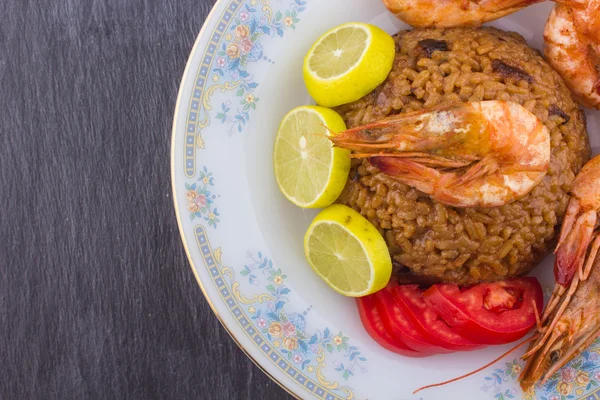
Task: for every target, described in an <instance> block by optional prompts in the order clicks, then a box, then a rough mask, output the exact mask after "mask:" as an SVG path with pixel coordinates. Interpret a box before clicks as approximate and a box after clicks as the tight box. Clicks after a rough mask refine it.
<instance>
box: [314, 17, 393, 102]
mask: <svg viewBox="0 0 600 400" xmlns="http://www.w3.org/2000/svg"><path fill="white" fill-rule="evenodd" d="M395 55H396V47H395V44H394V39H392V37H391V36H390V35H388V34H387V33H386V32H384V31H383V30H381V29H380V28H378V27H376V26H373V25H369V24H363V23H358V22H351V23H348V24H344V25H340V26H338V27H336V28H333V29H331V30H330V31H329V32H327V33H325V34H324V35H323V36H321V37H320V38H319V39H318V40H317V42H316V43H315V44H314V45H313V46H312V48H311V49H310V50H309V52H308V54H307V55H306V57H305V58H304V82H305V83H306V87H307V89H308V92H309V93H310V95H311V96H312V97H313V99H315V101H316V102H317V103H319V104H320V105H323V106H326V107H336V106H339V105H341V104H346V103H350V102H352V101H356V100H358V99H360V98H361V97H363V96H365V95H367V94H369V93H370V92H372V91H373V90H374V89H375V88H376V87H377V86H379V85H380V84H381V83H382V82H383V81H385V79H386V78H387V76H388V74H389V73H390V71H391V70H392V65H393V63H394V57H395Z"/></svg>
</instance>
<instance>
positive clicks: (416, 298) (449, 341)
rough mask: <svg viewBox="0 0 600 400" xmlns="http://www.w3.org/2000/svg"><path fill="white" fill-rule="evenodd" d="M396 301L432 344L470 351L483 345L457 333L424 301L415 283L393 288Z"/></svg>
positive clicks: (449, 348) (454, 349)
mask: <svg viewBox="0 0 600 400" xmlns="http://www.w3.org/2000/svg"><path fill="white" fill-rule="evenodd" d="M393 291H394V295H395V296H394V297H395V299H396V301H397V302H398V303H399V304H400V306H402V308H403V309H404V311H405V313H406V314H407V315H408V317H409V318H410V319H411V321H412V322H413V324H414V325H415V326H416V327H417V328H418V329H420V330H421V332H422V333H423V335H424V336H425V338H426V339H427V340H428V341H430V342H431V343H433V344H434V345H437V346H440V347H442V348H444V349H448V350H453V351H471V350H477V349H481V348H483V347H484V345H482V344H479V343H475V342H472V341H471V340H469V339H467V338H465V337H464V336H462V335H460V334H459V333H457V332H456V331H455V330H454V329H452V328H451V327H450V326H448V324H446V322H445V321H444V320H443V319H442V318H441V317H440V316H439V315H438V313H437V312H435V311H434V309H433V308H432V307H429V306H428V305H427V303H425V299H424V298H423V291H422V290H421V289H419V287H418V286H417V285H407V286H396V287H394V288H393Z"/></svg>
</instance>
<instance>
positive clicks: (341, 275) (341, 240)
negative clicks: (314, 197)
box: [304, 204, 392, 297]
mask: <svg viewBox="0 0 600 400" xmlns="http://www.w3.org/2000/svg"><path fill="white" fill-rule="evenodd" d="M304 253H305V254H306V259H307V260H308V262H309V264H310V265H311V267H312V268H313V269H314V270H315V272H316V273H317V274H318V275H319V276H320V277H321V278H322V279H323V280H324V281H325V282H327V284H328V285H329V286H331V288H333V289H334V290H335V291H337V292H338V293H340V294H342V295H344V296H350V297H362V296H366V295H368V294H371V293H375V292H377V291H378V290H381V289H383V288H384V287H385V285H387V283H388V281H389V280H390V277H391V275H392V259H391V257H390V253H389V250H388V247H387V245H386V243H385V240H384V239H383V236H381V234H380V233H379V231H378V230H377V229H376V228H375V227H374V226H373V225H372V224H371V223H370V222H369V221H367V220H366V219H365V218H364V217H363V216H362V215H360V214H359V213H357V212H356V211H354V210H353V209H351V208H349V207H346V206H343V205H341V204H335V205H333V206H330V207H327V208H326V209H325V210H323V211H321V212H320V213H319V215H317V217H316V218H315V219H314V220H313V222H312V223H311V224H310V227H309V228H308V231H307V232H306V235H305V236H304Z"/></svg>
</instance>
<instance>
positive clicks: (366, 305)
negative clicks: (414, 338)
mask: <svg viewBox="0 0 600 400" xmlns="http://www.w3.org/2000/svg"><path fill="white" fill-rule="evenodd" d="M356 304H357V305H358V313H359V315H360V320H361V321H362V324H363V326H364V327H365V330H366V331H367V333H368V334H369V335H370V336H371V337H372V338H373V340H375V341H376V342H377V343H378V344H379V345H380V346H381V347H383V348H384V349H387V350H389V351H392V352H394V353H397V354H401V355H403V356H408V357H425V356H426V355H427V354H423V353H418V352H416V351H414V350H412V349H410V348H408V347H407V346H406V345H405V344H404V343H402V342H401V341H400V340H397V339H396V338H394V337H392V335H391V334H390V332H388V331H387V330H386V329H385V326H384V324H383V320H382V318H381V315H380V313H379V309H378V307H377V306H376V298H375V295H370V296H366V297H361V298H358V299H356Z"/></svg>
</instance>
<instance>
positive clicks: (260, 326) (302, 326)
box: [194, 225, 367, 400]
mask: <svg viewBox="0 0 600 400" xmlns="http://www.w3.org/2000/svg"><path fill="white" fill-rule="evenodd" d="M194 231H195V236H196V243H197V245H198V248H199V250H200V254H201V255H202V259H203V261H204V264H205V266H206V268H207V270H208V273H209V274H210V276H211V279H212V281H213V283H214V284H215V287H216V288H217V290H218V291H219V295H220V296H221V299H222V300H223V302H224V304H225V305H226V306H227V308H228V309H229V311H230V312H231V314H232V316H233V317H234V318H235V319H236V320H237V322H238V324H239V325H240V327H241V328H242V329H243V330H244V331H245V332H246V334H247V335H248V337H249V338H250V339H251V340H252V341H253V342H254V343H256V345H257V347H258V348H259V349H260V350H261V352H262V353H263V354H264V355H265V356H267V357H269V358H270V359H271V361H273V363H274V364H275V365H276V366H277V367H278V368H279V369H280V370H281V371H283V372H284V373H285V374H286V375H288V376H289V377H290V378H291V379H293V380H294V381H295V382H297V383H298V384H300V385H301V386H303V387H304V388H305V389H306V390H308V391H309V392H310V393H311V394H313V395H315V396H316V397H317V398H321V399H325V400H341V399H353V398H354V393H353V390H352V389H351V388H350V387H348V386H341V385H340V384H339V383H338V382H336V381H329V380H327V379H326V378H325V372H326V371H325V370H324V368H325V366H326V360H327V361H328V356H329V355H331V354H338V355H341V356H342V357H344V358H347V359H348V360H347V361H346V363H347V367H345V366H343V364H342V362H340V361H339V360H338V359H336V360H334V361H333V363H334V365H335V366H336V367H335V370H336V371H339V372H341V374H342V376H343V377H344V379H349V378H350V377H351V376H353V375H354V371H355V370H356V369H359V370H360V371H361V372H367V369H366V367H365V366H364V365H363V364H359V362H363V363H364V362H366V358H365V357H364V356H362V355H361V353H360V351H358V348H357V347H356V346H352V345H350V344H349V339H348V338H347V337H345V336H344V335H343V334H342V333H341V332H340V333H339V334H338V335H336V336H333V335H332V334H331V331H330V330H329V329H327V328H326V329H325V330H324V331H323V332H321V331H315V332H314V333H313V334H312V336H311V335H310V334H307V333H306V318H305V317H306V315H307V313H308V312H309V310H305V311H303V312H302V313H298V312H297V311H296V312H293V311H290V310H286V309H285V306H286V305H287V300H286V296H287V295H288V294H289V293H290V292H291V290H290V289H289V288H287V287H285V285H284V282H285V275H284V274H283V273H281V270H279V269H275V268H274V267H273V265H272V261H271V260H270V259H268V258H266V257H263V256H262V254H261V256H259V257H258V259H257V258H255V257H254V255H253V253H251V252H250V253H248V257H249V258H250V259H251V260H254V262H256V263H258V264H259V265H263V264H264V265H265V266H264V267H262V268H258V270H263V271H266V272H265V275H268V278H272V279H267V281H268V282H273V283H270V284H269V285H271V286H273V289H274V291H271V290H270V289H267V292H264V293H260V294H254V295H252V296H251V297H246V296H245V295H244V294H242V293H241V290H240V282H239V281H237V280H236V277H235V271H234V270H233V269H232V268H229V267H227V266H225V265H223V264H222V261H221V259H222V256H223V252H222V250H221V248H217V249H215V250H213V249H212V247H211V246H210V243H209V241H208V236H207V233H206V229H205V228H204V227H203V226H202V225H197V226H196V227H195V229H194ZM254 270H256V268H254ZM242 271H247V270H246V269H245V268H244V269H242ZM240 274H241V272H240ZM245 276H246V277H249V276H250V273H248V274H246V275H245ZM277 282H280V283H279V284H277ZM275 285H277V286H278V288H275ZM267 286H268V285H267ZM274 294H275V296H274ZM278 303H279V305H278ZM278 308H279V312H277V313H275V310H277V309H278ZM244 309H245V310H247V311H248V312H249V313H250V314H252V317H250V319H248V317H247V316H248V315H249V314H247V312H246V311H243V310H244ZM251 310H252V312H251ZM259 311H260V312H259ZM271 313H272V314H273V315H270V314H271ZM261 315H266V318H265V317H261ZM260 318H263V320H264V322H261V323H259V320H260ZM276 319H279V320H278V321H277V320H276ZM269 320H270V321H271V322H270V323H268V321H269ZM251 321H252V322H251ZM309 337H310V339H309ZM301 342H303V343H304V345H301V344H300V343H301ZM276 343H279V345H277V344H276ZM303 355H305V356H306V357H307V359H304V358H303ZM300 358H302V359H300ZM307 361H308V362H307Z"/></svg>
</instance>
